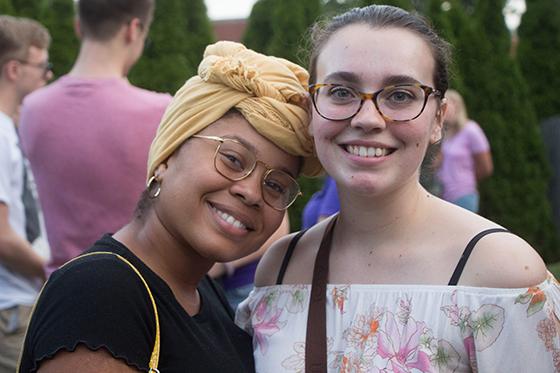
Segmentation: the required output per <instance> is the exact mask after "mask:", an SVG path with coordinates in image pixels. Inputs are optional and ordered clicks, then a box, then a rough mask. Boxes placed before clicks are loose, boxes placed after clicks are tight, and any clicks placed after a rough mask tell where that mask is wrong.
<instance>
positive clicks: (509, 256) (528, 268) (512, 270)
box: [460, 232, 547, 288]
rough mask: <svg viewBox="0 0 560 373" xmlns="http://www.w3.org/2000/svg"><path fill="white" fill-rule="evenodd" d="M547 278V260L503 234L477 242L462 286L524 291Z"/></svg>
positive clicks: (527, 246) (507, 233) (524, 243)
mask: <svg viewBox="0 0 560 373" xmlns="http://www.w3.org/2000/svg"><path fill="white" fill-rule="evenodd" d="M546 277H547V269H546V266H545V264H544V261H543V260H542V258H541V257H540V255H539V254H538V253H537V252H536V251H535V249H533V247H531V245H529V244H528V243H527V242H526V241H525V240H523V239H522V238H521V237H519V236H517V235H515V234H512V233H509V232H500V233H492V234H488V235H486V236H484V237H483V238H482V239H480V241H478V243H477V244H476V246H475V249H474V250H473V253H472V255H471V257H470V258H469V261H468V262H467V267H466V268H465V273H464V276H463V278H462V279H461V281H460V284H461V283H462V282H467V283H469V284H472V285H474V286H481V287H494V288H524V287H531V286H534V285H537V284H539V283H541V282H542V281H544V280H545V279H546Z"/></svg>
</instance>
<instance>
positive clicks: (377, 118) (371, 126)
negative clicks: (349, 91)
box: [350, 100, 387, 132]
mask: <svg viewBox="0 0 560 373" xmlns="http://www.w3.org/2000/svg"><path fill="white" fill-rule="evenodd" d="M350 125H351V126H352V127H355V128H359V129H361V130H363V131H364V132H369V131H372V130H375V129H384V128H385V127H387V123H386V121H385V118H384V117H383V115H381V113H380V112H379V110H377V107H376V106H375V103H374V102H373V100H364V102H363V104H362V107H361V108H360V110H359V111H358V112H357V113H356V115H354V117H353V118H352V120H351V121H350Z"/></svg>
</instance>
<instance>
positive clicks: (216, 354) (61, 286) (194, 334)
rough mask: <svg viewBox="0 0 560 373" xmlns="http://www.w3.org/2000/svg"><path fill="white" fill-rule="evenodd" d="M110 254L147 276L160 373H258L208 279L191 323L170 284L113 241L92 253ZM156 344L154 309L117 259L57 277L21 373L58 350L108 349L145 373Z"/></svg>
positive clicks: (87, 261) (100, 259) (74, 267)
mask: <svg viewBox="0 0 560 373" xmlns="http://www.w3.org/2000/svg"><path fill="white" fill-rule="evenodd" d="M94 251H110V252H114V253H116V254H119V255H121V256H123V257H124V258H126V259H127V260H129V261H130V262H131V263H132V264H133V265H134V266H135V267H136V268H137V269H138V270H139V271H140V273H141V274H142V276H143V277H144V279H145V280H146V282H147V283H148V286H149V287H150V289H151V292H152V294H153V296H154V299H155V301H156V304H157V307H158V314H159V323H160V328H161V353H160V359H159V366H158V369H159V370H160V371H161V372H162V373H172V372H224V371H227V372H254V362H253V352H252V343H251V337H250V336H249V335H248V334H246V333H245V332H244V331H242V330H241V329H239V328H238V327H237V326H236V325H235V324H234V322H233V311H232V310H231V308H230V307H229V305H227V301H226V300H225V297H224V295H223V294H222V293H221V292H220V291H219V290H218V289H217V288H216V286H215V284H214V283H213V281H212V280H210V279H209V278H208V277H205V278H204V279H203V280H202V281H201V282H200V284H199V286H198V291H199V293H200V297H201V308H200V312H199V313H198V314H197V315H195V316H193V317H191V316H189V315H188V314H187V313H186V312H185V310H184V309H183V308H182V307H181V305H180V304H179V303H178V302H177V300H176V299H175V297H174V295H173V293H172V292H171V289H170V288H169V287H168V286H167V284H166V283H165V282H164V281H163V280H162V279H161V278H160V277H158V276H157V275H156V274H155V273H154V272H152V271H151V270H150V269H149V268H148V267H147V266H146V265H145V264H144V263H143V262H142V261H140V259H139V258H137V257H136V256H135V255H134V254H133V253H132V252H130V251H129V250H128V249H127V248H126V247H125V246H124V245H122V244H121V243H119V242H118V241H116V240H114V239H113V238H112V237H111V236H109V235H106V236H104V237H103V238H102V239H101V240H99V241H97V242H96V243H95V245H94V246H93V247H92V248H91V249H89V250H88V251H87V252H94ZM154 340H155V317H154V312H153V307H152V303H151V301H150V298H149V296H148V293H147V291H146V288H145V287H144V285H143V284H142V283H141V280H140V278H139V277H138V275H137V274H136V273H134V272H133V270H132V269H131V268H130V267H129V266H128V265H127V264H126V263H124V262H123V261H121V260H120V259H118V258H117V257H114V256H109V255H94V256H89V257H85V258H80V259H78V260H76V261H74V262H72V263H70V264H69V265H67V266H65V267H63V268H61V269H59V270H58V271H56V272H54V273H53V274H52V275H51V277H50V279H49V281H48V283H47V284H46V286H45V288H44V289H43V292H42V293H41V296H40V298H39V300H38V301H37V305H36V308H35V311H34V313H33V316H32V318H31V321H30V324H29V329H28V332H27V336H26V338H25V345H24V350H23V355H22V360H21V366H20V370H19V372H20V373H22V372H25V373H27V372H34V371H36V370H37V365H38V363H39V362H40V361H42V360H43V359H46V358H49V357H52V356H54V355H55V354H56V352H58V351H59V350H68V351H74V350H75V349H76V347H77V346H78V345H79V344H83V345H85V346H87V347H88V348H89V349H90V350H98V349H99V348H102V347H104V348H105V349H107V350H108V351H109V352H110V353H111V354H112V355H113V356H114V357H115V358H118V359H122V360H123V361H125V362H126V363H127V364H128V365H131V366H133V367H135V368H137V369H140V370H142V371H148V362H149V359H150V355H151V352H152V348H153V344H154Z"/></svg>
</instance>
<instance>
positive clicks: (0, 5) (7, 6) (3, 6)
mask: <svg viewBox="0 0 560 373" xmlns="http://www.w3.org/2000/svg"><path fill="white" fill-rule="evenodd" d="M0 14H9V15H14V14H15V11H14V7H13V5H12V1H11V0H0Z"/></svg>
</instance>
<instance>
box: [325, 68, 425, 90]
mask: <svg viewBox="0 0 560 373" xmlns="http://www.w3.org/2000/svg"><path fill="white" fill-rule="evenodd" d="M333 81H335V82H342V83H351V84H360V83H362V79H360V77H359V76H358V74H356V73H353V72H350V71H336V72H334V73H332V74H329V75H327V76H326V77H325V83H331V82H333ZM415 83H420V81H418V80H417V79H415V78H413V77H411V76H409V75H404V74H403V75H391V76H388V77H386V78H384V79H383V80H382V81H381V85H382V86H383V87H386V86H389V85H395V84H415Z"/></svg>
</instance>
